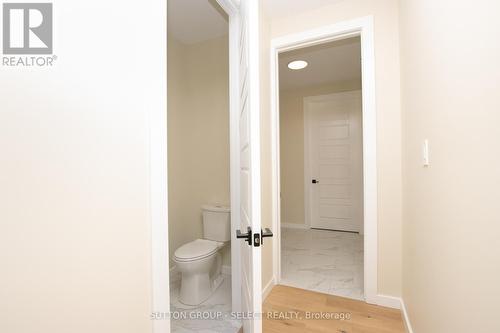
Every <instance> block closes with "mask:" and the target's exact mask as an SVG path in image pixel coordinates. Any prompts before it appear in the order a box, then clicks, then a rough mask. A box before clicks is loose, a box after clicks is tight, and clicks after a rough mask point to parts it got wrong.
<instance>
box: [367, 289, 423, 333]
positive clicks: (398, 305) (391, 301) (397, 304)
mask: <svg viewBox="0 0 500 333" xmlns="http://www.w3.org/2000/svg"><path fill="white" fill-rule="evenodd" d="M373 301H374V303H375V304H377V305H380V306H385V307H388V308H393V309H399V310H401V316H402V317H403V323H404V325H405V329H406V332H407V333H413V328H412V326H411V323H410V317H409V315H408V311H407V310H406V305H405V302H404V301H403V299H402V298H400V297H394V296H387V295H377V296H376V298H375V299H374V300H373Z"/></svg>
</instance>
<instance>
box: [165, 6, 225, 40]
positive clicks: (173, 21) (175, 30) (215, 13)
mask: <svg viewBox="0 0 500 333" xmlns="http://www.w3.org/2000/svg"><path fill="white" fill-rule="evenodd" d="M167 3H168V32H169V34H171V35H172V36H173V37H174V38H175V39H177V40H178V41H180V42H182V43H184V44H194V43H198V42H201V41H204V40H209V39H213V38H217V37H221V36H224V35H227V34H228V32H229V26H228V17H227V15H226V13H225V12H224V11H223V10H222V8H221V7H220V6H219V5H218V4H217V1H215V0H168V2H167Z"/></svg>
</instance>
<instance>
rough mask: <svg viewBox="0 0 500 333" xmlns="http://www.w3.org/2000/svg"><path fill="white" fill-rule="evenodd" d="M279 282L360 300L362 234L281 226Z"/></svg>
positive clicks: (361, 291) (361, 294) (361, 289)
mask: <svg viewBox="0 0 500 333" xmlns="http://www.w3.org/2000/svg"><path fill="white" fill-rule="evenodd" d="M281 284H285V285H289V286H293V287H297V288H302V289H307V290H312V291H318V292H322V293H327V294H332V295H337V296H343V297H349V298H354V299H359V300H362V299H363V236H362V235H359V234H353V233H346V232H337V231H327V230H314V229H290V228H282V229H281Z"/></svg>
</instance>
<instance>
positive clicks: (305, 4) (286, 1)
mask: <svg viewBox="0 0 500 333" xmlns="http://www.w3.org/2000/svg"><path fill="white" fill-rule="evenodd" d="M341 1H344V0H264V1H262V4H263V5H264V9H265V10H266V13H267V14H268V15H269V17H271V18H276V17H284V16H290V15H294V14H297V13H299V12H301V11H306V10H312V9H315V8H320V7H323V6H328V5H332V4H335V3H337V2H341Z"/></svg>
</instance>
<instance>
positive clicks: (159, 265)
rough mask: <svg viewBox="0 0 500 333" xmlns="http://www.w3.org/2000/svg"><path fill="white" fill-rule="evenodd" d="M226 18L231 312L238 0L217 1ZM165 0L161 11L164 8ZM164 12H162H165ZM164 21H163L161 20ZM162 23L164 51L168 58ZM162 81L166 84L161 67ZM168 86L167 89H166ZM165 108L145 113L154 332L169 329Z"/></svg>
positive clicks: (236, 263) (236, 276)
mask: <svg viewBox="0 0 500 333" xmlns="http://www.w3.org/2000/svg"><path fill="white" fill-rule="evenodd" d="M216 1H217V3H218V4H219V5H220V6H221V7H222V9H223V10H224V11H225V12H226V13H227V15H228V17H229V118H230V120H229V124H230V125H229V126H230V134H229V136H230V148H229V149H230V195H231V286H232V288H231V289H232V290H231V291H232V295H231V296H232V304H233V311H240V309H241V278H240V276H241V266H240V260H239V257H240V246H239V245H240V242H239V240H238V241H237V240H236V239H235V237H234V235H235V234H236V229H237V228H239V223H240V219H239V198H240V195H239V192H240V190H239V188H240V184H239V182H238V170H239V160H238V159H237V158H236V156H238V155H236V154H235V153H234V152H235V151H238V148H239V140H238V137H239V126H238V122H237V121H238V118H239V112H238V109H239V92H238V90H239V89H238V77H239V72H238V61H239V56H238V52H239V49H238V44H239V3H238V1H237V0H216ZM166 4H167V2H166V1H165V13H166V11H167V5H166ZM165 16H166V15H165ZM165 23H166V21H165ZM167 35H168V34H167V26H166V25H165V40H164V41H163V51H164V55H165V60H166V57H167V39H166V38H167ZM166 63H167V62H166V61H165V68H164V74H165V79H164V82H161V83H163V85H166V81H167V80H166V78H167V72H168V68H167V66H166ZM167 89H168V87H167ZM166 95H167V94H166V91H165V99H164V100H162V101H161V103H162V106H164V108H158V107H156V106H155V107H152V108H150V112H149V114H148V115H149V144H150V153H149V164H150V165H149V168H150V179H149V180H150V185H149V195H150V198H149V199H150V208H149V209H150V232H151V312H152V315H153V314H155V315H156V316H159V317H160V318H161V320H153V321H152V332H153V333H166V332H170V317H169V315H168V314H170V267H169V250H168V246H169V245H168V244H169V242H168V168H167V166H168V150H167V143H168V142H167V97H166Z"/></svg>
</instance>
